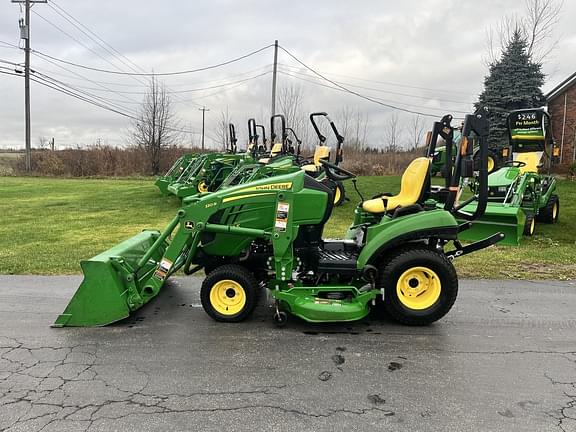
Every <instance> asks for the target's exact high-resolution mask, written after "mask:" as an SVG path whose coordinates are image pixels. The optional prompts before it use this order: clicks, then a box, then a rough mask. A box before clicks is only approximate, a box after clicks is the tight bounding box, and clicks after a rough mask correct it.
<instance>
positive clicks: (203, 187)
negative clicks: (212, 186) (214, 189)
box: [198, 181, 208, 192]
mask: <svg viewBox="0 0 576 432" xmlns="http://www.w3.org/2000/svg"><path fill="white" fill-rule="evenodd" d="M198 192H208V186H207V185H206V183H204V182H203V181H201V182H200V183H198Z"/></svg>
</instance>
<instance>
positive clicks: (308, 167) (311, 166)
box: [302, 164, 318, 172]
mask: <svg viewBox="0 0 576 432" xmlns="http://www.w3.org/2000/svg"><path fill="white" fill-rule="evenodd" d="M302 169H303V170H304V171H306V172H316V171H318V167H317V166H316V165H315V164H307V165H302Z"/></svg>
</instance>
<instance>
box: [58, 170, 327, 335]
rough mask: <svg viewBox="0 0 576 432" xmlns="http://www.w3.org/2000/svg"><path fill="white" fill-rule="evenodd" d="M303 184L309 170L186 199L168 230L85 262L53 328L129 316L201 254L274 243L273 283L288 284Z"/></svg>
mask: <svg viewBox="0 0 576 432" xmlns="http://www.w3.org/2000/svg"><path fill="white" fill-rule="evenodd" d="M303 183H304V173H302V172H295V173H291V174H287V175H284V176H278V177H273V178H268V179H263V180H259V181H256V182H253V183H250V186H243V185H240V186H235V187H231V188H229V189H226V190H223V191H218V192H215V193H212V194H209V195H208V194H207V195H206V196H202V197H195V198H191V199H189V200H187V201H186V205H185V206H184V207H182V208H181V209H180V210H178V213H177V215H176V216H175V217H174V219H173V220H172V221H171V222H170V223H169V224H168V226H167V227H166V228H165V229H164V231H162V232H158V231H144V232H142V233H140V234H138V235H136V236H134V237H132V238H131V239H128V240H127V241H125V242H123V243H121V244H119V245H117V246H115V247H113V248H112V249H110V250H108V251H106V252H104V253H102V254H100V255H97V256H96V257H94V258H92V259H90V260H86V261H83V262H82V263H81V265H82V269H83V271H84V280H83V282H82V283H81V285H80V287H79V289H78V290H77V292H76V293H75V295H74V296H73V298H72V299H71V301H70V303H69V304H68V306H67V308H66V310H65V311H64V312H63V313H62V314H60V315H59V316H58V318H57V319H56V322H55V323H54V326H55V327H64V326H102V325H107V324H110V323H112V322H115V321H118V320H121V319H124V318H126V317H128V316H129V315H130V313H131V312H133V311H135V310H137V309H139V308H140V307H142V306H143V305H145V304H146V303H148V302H149V301H150V300H152V299H153V298H154V297H156V296H157V295H158V294H159V292H160V291H161V290H162V287H163V286H164V284H165V282H166V280H167V279H168V278H169V277H170V276H171V275H172V274H174V273H175V272H177V271H178V270H179V269H181V268H182V267H184V269H185V271H186V272H187V273H188V272H189V267H190V265H191V264H192V263H194V262H195V261H196V259H197V254H198V251H199V250H202V249H204V250H208V251H209V253H211V254H213V255H220V256H222V255H232V256H233V255H238V254H239V253H240V252H241V251H242V250H243V249H245V248H246V247H247V246H249V245H250V244H251V242H252V241H254V240H255V239H258V238H262V239H270V243H271V244H272V247H273V249H274V260H275V269H276V279H277V280H287V279H289V278H290V275H291V273H292V260H293V256H292V247H291V245H292V242H291V240H292V239H293V238H294V237H295V236H296V234H297V232H298V224H296V223H294V221H293V218H294V206H293V202H294V197H295V194H296V192H298V191H302V189H303ZM312 193H313V191H312V192H310V191H309V192H308V194H312ZM307 198H308V199H310V200H311V201H312V200H315V201H316V202H317V200H318V197H316V196H310V197H307ZM298 217H299V218H300V219H301V220H303V221H307V220H314V218H310V217H306V215H299V216H298ZM232 221H234V222H232ZM211 235H212V236H211ZM214 238H216V240H214ZM199 268H201V266H199V267H198V269H199Z"/></svg>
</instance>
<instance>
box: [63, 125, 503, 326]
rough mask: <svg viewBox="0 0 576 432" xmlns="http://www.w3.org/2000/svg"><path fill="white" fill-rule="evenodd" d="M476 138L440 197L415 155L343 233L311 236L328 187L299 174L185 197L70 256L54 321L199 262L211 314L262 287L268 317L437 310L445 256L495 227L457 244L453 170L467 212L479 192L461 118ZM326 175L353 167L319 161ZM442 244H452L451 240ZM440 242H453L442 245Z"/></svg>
mask: <svg viewBox="0 0 576 432" xmlns="http://www.w3.org/2000/svg"><path fill="white" fill-rule="evenodd" d="M474 132H475V133H476V134H477V135H478V136H479V137H480V147H481V154H482V157H481V160H480V166H479V167H475V169H474V170H468V169H462V167H464V166H466V167H469V164H468V162H469V161H471V160H472V156H473V155H472V152H471V151H470V150H471V149H466V148H464V149H462V150H461V151H459V153H458V155H459V156H458V157H457V158H456V169H455V172H456V173H457V175H456V176H454V178H453V180H452V183H451V184H450V187H449V190H448V197H447V200H446V204H445V205H443V206H439V205H438V203H437V202H436V201H434V200H431V199H430V198H429V192H430V191H429V186H428V185H429V181H430V160H429V159H428V158H418V159H415V160H414V161H413V162H412V163H411V164H410V166H409V167H408V168H407V170H406V172H405V173H404V175H403V177H402V185H401V189H400V191H399V193H397V194H395V195H389V194H382V195H379V196H377V197H375V198H373V199H369V200H362V202H360V203H359V204H358V206H357V208H356V210H355V217H354V220H353V221H352V223H351V225H350V227H349V229H348V230H347V232H346V233H345V238H344V239H343V240H330V239H325V238H323V237H322V232H323V230H324V227H325V225H326V223H328V221H329V219H330V215H331V213H332V209H333V207H334V197H333V193H334V192H333V190H332V189H330V188H329V187H327V186H326V185H324V184H323V183H321V182H319V181H317V180H316V179H314V178H313V177H311V176H310V175H308V174H307V173H306V172H305V171H303V170H298V171H295V172H292V173H289V174H285V175H280V176H275V177H271V178H265V179H261V180H257V181H254V182H251V183H246V184H241V185H238V186H234V187H230V188H228V189H223V190H220V191H216V192H214V193H211V194H202V195H198V196H195V197H190V198H188V199H187V200H186V205H185V206H184V207H182V208H181V209H180V210H179V211H178V213H177V215H176V216H175V217H174V219H173V220H172V221H171V222H170V224H169V225H168V227H167V228H166V229H165V230H164V231H162V232H160V231H144V232H142V233H140V234H138V235H136V236H135V237H132V238H131V239H129V240H127V241H125V242H123V243H121V244H119V245H118V246H115V247H113V248H112V249H110V250H108V251H106V252H104V253H102V254H100V255H98V256H96V257H94V258H92V259H90V260H87V261H83V262H82V263H81V266H82V269H83V271H84V281H83V282H82V284H81V285H80V287H79V289H78V291H77V292H76V294H75V295H74V297H73V298H72V300H71V301H70V303H69V305H68V307H67V308H66V310H65V311H64V312H63V313H62V314H61V315H60V316H59V317H58V318H57V319H56V322H55V324H54V325H55V326H58V327H61V326H99V325H106V324H109V323H112V322H114V321H118V320H120V319H123V318H126V317H128V316H129V315H130V313H131V312H133V311H135V310H137V309H139V308H140V307H142V306H143V305H145V304H146V303H148V302H149V301H150V300H152V299H153V298H154V297H155V296H156V295H158V293H159V292H160V291H161V290H162V288H163V287H164V285H165V284H166V281H167V279H168V278H169V277H170V276H171V275H173V274H175V273H176V272H177V271H178V270H179V269H182V270H183V272H184V273H185V274H191V273H194V272H196V271H198V270H200V269H204V270H205V272H206V277H205V278H204V281H203V282H202V287H201V289H200V297H201V302H202V306H203V308H204V310H205V311H206V313H207V314H208V315H209V316H210V317H212V318H213V319H214V320H216V321H221V322H238V321H242V320H244V319H246V318H247V317H249V316H250V314H251V313H252V311H253V310H254V307H255V306H256V304H257V303H258V299H259V297H260V294H261V291H262V290H263V289H264V288H265V289H266V290H267V292H268V297H269V299H271V306H272V307H273V311H274V312H273V317H274V321H275V322H276V323H277V324H278V325H283V324H285V323H286V320H287V318H288V314H291V315H294V316H297V317H300V318H302V319H304V320H306V321H309V322H336V321H354V320H359V319H361V318H363V317H365V316H366V315H367V314H368V313H369V312H370V311H371V310H372V309H374V310H375V312H376V313H379V314H385V315H387V316H389V317H392V318H394V319H395V320H397V321H398V322H400V323H403V324H407V325H426V324H430V323H432V322H434V321H436V320H438V319H440V318H442V317H443V316H444V315H445V314H446V313H448V311H449V310H450V309H451V307H452V305H453V304H454V302H455V300H456V297H457V294H458V277H457V275H456V271H455V269H454V266H453V264H452V260H453V259H455V258H457V257H459V256H462V255H465V254H467V253H469V252H472V251H475V250H478V249H481V248H484V247H487V246H489V245H491V244H494V243H496V242H497V241H499V240H501V239H502V234H500V233H497V234H494V235H492V236H490V237H489V238H487V239H483V240H481V241H479V242H476V243H473V244H470V245H467V246H462V245H461V244H460V243H459V241H458V238H459V235H460V233H461V232H462V231H463V230H466V229H467V228H469V226H470V223H469V222H466V223H463V224H459V223H458V222H457V218H458V217H460V216H461V215H460V213H459V211H458V208H457V207H456V206H455V205H454V199H455V195H456V194H457V192H458V187H457V185H458V184H459V182H460V177H459V175H460V174H462V175H477V176H478V182H479V192H478V194H477V195H476V197H475V199H476V200H477V207H476V210H475V212H474V214H465V215H462V216H463V217H465V218H469V219H474V218H477V217H479V216H481V215H482V212H483V209H484V207H485V205H486V200H487V171H486V160H487V152H486V136H487V132H488V128H487V120H486V119H485V118H484V117H483V116H482V115H481V114H478V115H469V116H466V120H465V124H464V130H463V135H464V136H465V137H467V136H469V135H470V134H472V133H474ZM321 163H322V166H323V167H324V171H325V173H326V175H327V176H328V177H329V178H330V179H332V180H333V181H336V182H337V181H343V180H345V179H349V178H353V177H354V174H353V173H351V172H349V171H347V170H345V169H343V168H341V167H338V166H336V165H335V164H332V163H330V162H328V161H326V160H323V159H322V162H321ZM451 242H452V243H451ZM449 243H451V244H453V245H454V246H453V248H451V249H450V248H449Z"/></svg>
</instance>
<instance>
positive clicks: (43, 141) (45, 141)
mask: <svg viewBox="0 0 576 432" xmlns="http://www.w3.org/2000/svg"><path fill="white" fill-rule="evenodd" d="M48 144H49V142H48V138H46V137H45V136H39V137H38V145H39V147H40V149H42V150H44V149H45V148H48Z"/></svg>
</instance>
